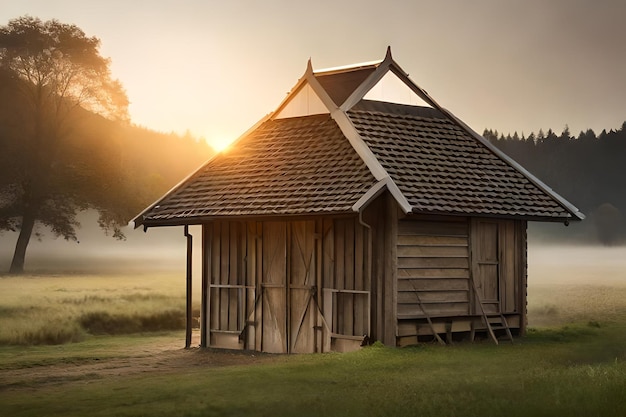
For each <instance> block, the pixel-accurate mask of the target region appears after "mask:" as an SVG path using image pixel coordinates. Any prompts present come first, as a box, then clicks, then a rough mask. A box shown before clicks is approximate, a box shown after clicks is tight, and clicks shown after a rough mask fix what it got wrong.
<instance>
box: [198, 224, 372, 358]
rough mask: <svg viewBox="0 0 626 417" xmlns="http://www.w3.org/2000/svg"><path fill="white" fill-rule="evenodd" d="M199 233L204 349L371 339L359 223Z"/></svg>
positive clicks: (269, 348)
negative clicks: (204, 281)
mask: <svg viewBox="0 0 626 417" xmlns="http://www.w3.org/2000/svg"><path fill="white" fill-rule="evenodd" d="M204 232H205V237H204V239H205V240H204V247H205V264H206V265H205V268H204V269H205V273H206V274H207V275H208V277H207V278H208V279H207V284H208V285H207V286H208V287H210V288H209V289H208V291H207V292H208V293H209V295H208V297H207V298H206V303H207V305H206V316H207V321H208V323H207V325H206V326H205V331H206V332H207V334H209V338H208V340H207V342H206V343H207V344H208V345H211V346H220V347H229V348H247V349H255V350H261V351H265V352H314V351H328V350H330V349H331V341H330V339H331V337H338V336H342V335H345V336H361V337H362V336H363V335H365V334H368V333H369V330H370V297H369V291H370V288H371V285H370V282H369V277H370V275H369V273H368V268H369V262H370V260H369V252H368V243H369V240H368V239H369V237H368V236H367V233H368V232H367V230H366V229H365V228H364V227H363V226H362V225H361V224H360V223H359V221H358V218H356V217H346V218H334V219H333V218H318V219H312V220H303V221H264V222H257V221H248V222H239V221H215V222H211V223H209V224H206V225H205V226H204ZM327 290H328V291H330V292H329V293H328V294H330V296H329V297H326V295H325V293H326V292H327ZM325 302H326V303H327V304H328V305H324V303H325ZM322 311H323V312H324V316H325V317H324V318H322ZM326 324H327V325H328V326H329V327H330V328H329V329H327V328H325V325H326Z"/></svg>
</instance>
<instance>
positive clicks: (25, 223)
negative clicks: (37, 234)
mask: <svg viewBox="0 0 626 417" xmlns="http://www.w3.org/2000/svg"><path fill="white" fill-rule="evenodd" d="M34 226H35V216H33V215H30V214H26V215H24V217H23V218H22V227H21V228H20V235H19V237H18V238H17V244H16V245H15V253H14V254H13V261H12V262H11V268H10V269H9V273H10V274H22V273H24V259H25V258H26V248H27V247H28V242H30V236H31V234H32V233H33V227H34Z"/></svg>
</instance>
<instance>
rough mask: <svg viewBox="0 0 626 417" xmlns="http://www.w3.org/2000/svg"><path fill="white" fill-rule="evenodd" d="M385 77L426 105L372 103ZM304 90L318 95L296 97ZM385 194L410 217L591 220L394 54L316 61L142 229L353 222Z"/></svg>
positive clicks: (150, 211) (141, 221) (140, 219)
mask: <svg viewBox="0 0 626 417" xmlns="http://www.w3.org/2000/svg"><path fill="white" fill-rule="evenodd" d="M388 73H393V74H395V75H396V76H397V77H398V78H399V79H400V80H401V81H402V82H404V83H405V84H406V86H407V88H408V89H409V90H410V91H412V92H414V93H415V94H416V95H417V96H419V97H420V98H421V99H422V100H424V102H425V103H427V105H428V107H423V106H415V105H402V104H395V103H389V102H383V101H372V100H365V99H364V97H365V95H366V94H367V92H368V91H369V90H370V89H371V87H372V86H373V85H374V84H376V83H377V82H379V81H380V80H381V79H382V78H383V77H384V76H385V75H386V74H388ZM304 88H309V89H311V91H312V94H311V93H309V92H307V94H306V95H305V94H302V95H301V96H298V94H299V92H301V91H303V89H304ZM310 96H313V99H314V100H317V101H316V102H310V103H313V104H310V103H309V104H307V105H306V106H304V107H303V108H306V109H312V108H315V109H316V110H315V111H310V113H309V114H307V113H306V112H305V113H304V114H302V115H298V116H296V117H293V114H294V113H293V111H292V109H291V110H290V111H284V109H285V108H287V107H288V106H290V105H293V103H294V102H295V103H297V99H296V98H294V97H300V98H302V97H306V98H307V100H311V98H310ZM294 106H295V105H294ZM296 113H297V112H296ZM316 113H321V114H316ZM383 189H387V190H388V191H389V192H390V193H391V194H392V195H393V196H394V198H395V199H396V201H397V202H398V204H399V206H400V208H401V209H402V210H403V211H404V212H405V213H407V214H444V215H445V214H447V215H465V216H490V217H510V218H524V219H527V220H550V221H565V222H567V221H569V220H580V219H582V218H584V216H583V215H582V213H580V212H579V211H578V209H576V208H575V207H574V206H573V205H571V204H570V203H569V202H567V201H566V200H564V199H563V198H562V197H560V196H559V195H558V194H556V193H555V192H553V191H552V190H551V189H550V188H548V187H547V186H546V185H545V184H543V183H542V182H541V181H539V180H538V179H537V178H535V177H534V176H532V175H531V174H530V173H528V172H527V171H525V170H524V169H523V168H522V167H521V166H519V165H518V164H517V163H515V162H514V161H512V160H511V159H509V158H508V157H507V156H506V155H504V154H503V153H502V152H501V151H499V150H498V149H496V148H495V147H493V146H492V145H491V144H489V142H487V141H486V140H485V139H484V138H482V137H481V136H480V135H478V134H477V133H476V132H474V131H473V130H471V129H470V128H469V127H467V126H466V125H465V124H463V123H462V122H461V121H460V120H458V119H457V118H456V117H455V116H454V115H452V114H451V113H450V112H448V111H447V110H445V109H444V108H442V107H441V106H439V104H438V103H436V102H435V101H434V100H433V99H432V98H431V97H430V96H429V95H428V94H427V93H426V92H425V91H424V90H422V89H421V88H420V87H418V86H417V85H416V84H414V83H413V82H412V81H411V80H410V79H409V78H408V75H407V74H406V73H404V71H402V70H401V68H400V67H399V66H398V65H397V63H395V61H393V59H392V58H391V53H390V51H388V53H387V56H386V57H385V59H384V60H383V61H381V62H378V63H373V64H372V63H370V64H364V65H357V66H354V67H351V68H344V69H339V70H332V71H321V72H317V73H316V72H314V71H313V70H312V67H311V65H310V63H309V65H308V67H307V71H306V72H305V75H304V76H303V77H302V78H301V79H300V80H299V82H298V84H297V85H296V86H295V87H294V89H293V90H292V92H291V93H290V94H289V96H288V97H287V98H286V99H285V101H283V103H281V105H280V106H279V107H278V109H277V110H276V111H275V112H274V113H272V114H271V115H269V116H268V117H266V118H265V119H264V120H263V121H261V122H260V123H259V124H258V126H257V127H255V128H253V129H252V130H251V131H250V132H249V133H247V134H244V135H243V136H242V137H241V138H240V139H239V140H238V141H237V142H236V143H235V144H234V145H232V146H231V148H230V149H228V150H227V151H225V152H222V153H220V154H218V155H216V156H215V157H214V158H213V159H211V160H210V161H209V162H208V163H207V164H205V165H204V166H203V167H201V168H200V169H199V170H198V171H197V172H195V173H194V174H192V175H191V176H190V177H189V178H187V179H186V180H184V181H183V182H181V184H179V185H178V186H177V187H175V188H174V189H173V190H172V191H170V192H168V193H167V194H166V195H165V196H164V197H163V198H161V199H160V200H159V201H157V202H156V203H155V204H153V205H151V206H150V207H148V208H147V209H146V210H145V211H144V212H143V213H141V214H140V215H139V216H137V218H136V219H135V225H136V226H140V225H144V227H149V226H164V225H177V224H200V223H202V222H204V221H207V220H210V219H215V218H234V217H242V216H243V217H257V216H264V217H267V216H270V217H271V216H299V215H307V214H344V213H354V212H358V211H360V210H362V209H363V207H365V206H366V205H367V203H368V202H369V201H370V200H371V199H372V198H374V197H375V196H376V195H378V193H379V192H380V191H381V190H383Z"/></svg>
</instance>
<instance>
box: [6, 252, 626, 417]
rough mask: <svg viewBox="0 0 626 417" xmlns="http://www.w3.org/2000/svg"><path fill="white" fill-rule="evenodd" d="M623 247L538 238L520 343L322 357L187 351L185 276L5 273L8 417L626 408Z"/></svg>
mask: <svg viewBox="0 0 626 417" xmlns="http://www.w3.org/2000/svg"><path fill="white" fill-rule="evenodd" d="M624 254H626V251H625V250H624V249H623V248H613V249H604V248H598V249H587V248H585V249H583V248H561V249H558V248H552V247H534V246H532V245H531V247H530V250H529V260H530V264H529V288H528V312H529V325H530V328H529V332H528V335H527V336H526V337H525V338H523V339H516V341H515V343H513V344H509V343H501V344H500V345H499V346H495V345H492V344H490V343H487V342H481V343H474V344H470V343H457V344H453V345H450V346H444V347H441V346H436V345H431V344H423V345H419V346H415V347H409V348H402V349H392V348H386V347H383V346H381V345H379V344H375V345H373V346H370V347H367V348H364V349H362V350H360V351H358V352H353V353H346V354H321V355H320V354H313V355H292V356H288V355H265V354H259V353H235V352H227V351H216V350H211V349H191V350H184V349H182V346H183V344H184V332H183V331H182V330H180V329H182V327H177V326H181V323H184V322H180V321H177V320H178V319H177V318H180V319H181V320H182V318H183V312H184V303H185V299H184V291H185V287H184V272H182V271H176V270H171V271H167V272H160V273H159V272H154V273H148V272H146V271H143V272H139V271H137V272H132V273H128V274H124V273H113V272H108V273H106V274H104V273H103V274H98V275H89V274H76V275H68V274H59V275H56V276H55V275H50V274H46V275H31V276H28V277H20V278H17V277H3V278H0V309H1V312H0V313H1V314H0V415H7V416H8V415H11V416H35V415H36V416H40V415H50V416H56V415H59V416H61V415H63V416H69V415H76V416H79V415H86V414H89V415H92V416H108V415H119V416H136V415H150V416H170V415H180V416H236V415H252V416H254V415H258V416H270V415H271V416H291V415H297V416H320V415H337V416H356V415H359V416H362V415H366V416H386V415H396V416H403V415H407V416H409V415H410V416H415V415H420V416H434V415H437V416H501V415H507V416H522V415H524V416H528V415H533V416H535V415H539V416H542V415H545V416H548V415H549V416H554V415H568V416H583V415H584V416H622V415H624V412H625V410H626V272H625V271H626V268H625V266H626V257H625V256H623V255H624ZM196 288H198V286H197V285H196ZM194 298H195V300H199V297H198V293H197V291H196V294H195V295H194ZM165 312H169V313H167V314H165ZM90 320H91V321H90ZM107 326H110V327H107ZM55 339H56V340H55ZM61 342H63V343H61ZM48 343H60V344H48Z"/></svg>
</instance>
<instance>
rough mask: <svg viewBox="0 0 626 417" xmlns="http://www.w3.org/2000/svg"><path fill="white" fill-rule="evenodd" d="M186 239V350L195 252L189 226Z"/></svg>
mask: <svg viewBox="0 0 626 417" xmlns="http://www.w3.org/2000/svg"><path fill="white" fill-rule="evenodd" d="M184 233H185V237H186V238H187V332H186V335H185V349H189V348H190V347H191V321H192V319H193V318H192V315H191V312H192V310H191V278H192V276H191V273H192V272H191V268H192V263H191V259H192V258H191V255H192V250H193V236H192V235H190V234H189V225H185V231H184Z"/></svg>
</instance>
